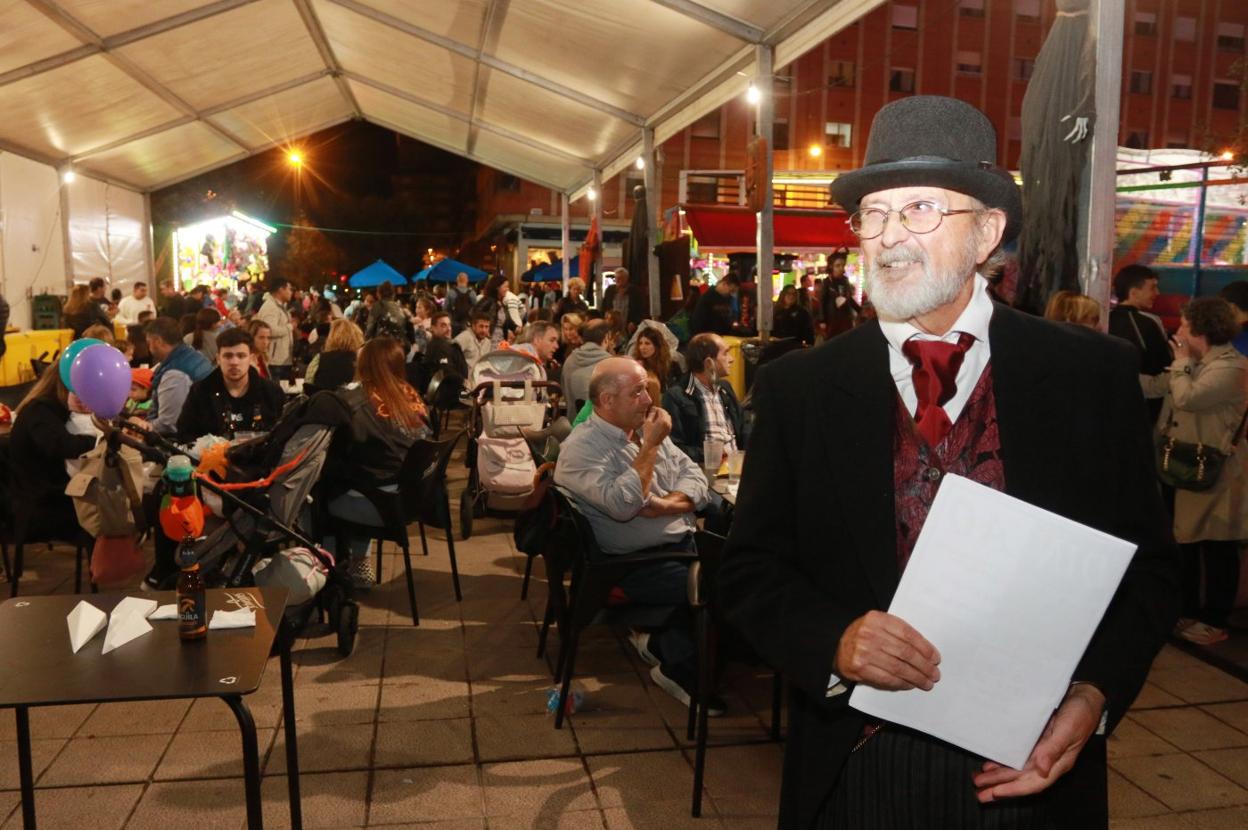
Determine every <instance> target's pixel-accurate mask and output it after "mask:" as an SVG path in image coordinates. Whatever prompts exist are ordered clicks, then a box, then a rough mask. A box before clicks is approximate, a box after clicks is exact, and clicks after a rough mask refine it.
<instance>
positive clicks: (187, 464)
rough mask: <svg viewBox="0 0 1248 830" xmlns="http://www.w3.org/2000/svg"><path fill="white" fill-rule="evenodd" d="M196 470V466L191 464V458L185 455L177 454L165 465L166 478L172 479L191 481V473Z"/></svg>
mask: <svg viewBox="0 0 1248 830" xmlns="http://www.w3.org/2000/svg"><path fill="white" fill-rule="evenodd" d="M194 470H195V468H194V467H193V466H192V465H191V459H189V458H187V457H186V456H185V455H175V456H173V457H172V458H170V459H169V463H168V464H166V465H165V478H167V479H169V480H170V481H190V479H191V473H192V472H194Z"/></svg>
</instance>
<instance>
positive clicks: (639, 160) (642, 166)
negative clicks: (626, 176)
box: [636, 156, 646, 170]
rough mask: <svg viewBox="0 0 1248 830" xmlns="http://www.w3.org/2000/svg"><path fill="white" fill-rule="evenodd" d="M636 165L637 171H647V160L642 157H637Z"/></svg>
mask: <svg viewBox="0 0 1248 830" xmlns="http://www.w3.org/2000/svg"><path fill="white" fill-rule="evenodd" d="M636 163H637V169H638V170H645V169H646V160H645V159H643V158H642V157H641V156H638V157H637V162H636Z"/></svg>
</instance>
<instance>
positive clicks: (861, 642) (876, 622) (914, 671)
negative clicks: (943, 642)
mask: <svg viewBox="0 0 1248 830" xmlns="http://www.w3.org/2000/svg"><path fill="white" fill-rule="evenodd" d="M939 664H940V652H939V651H937V650H936V647H935V646H933V645H932V644H931V643H929V642H928V641H927V640H925V639H924V638H923V635H921V634H919V632H917V631H915V630H914V629H913V628H911V627H910V625H909V624H908V623H907V622H906V621H905V620H903V619H901V618H900V617H894V616H893V615H892V614H886V613H884V612H883V611H869V612H867V613H866V614H864V615H863V616H861V617H859V618H858V619H856V620H854V621H853V622H852V623H850V624H849V628H847V629H845V633H844V634H843V635H841V641H840V644H839V645H838V646H837V649H836V674H837V676H838V677H840V678H841V679H842V680H849V681H852V682H854V683H865V684H867V685H868V686H873V687H875V688H877V689H894V690H901V689H915V688H918V689H923V690H927V691H930V690H931V688H932V686H933V685H934V684H935V683H936V681H938V680H940V669H939V668H938V665H939Z"/></svg>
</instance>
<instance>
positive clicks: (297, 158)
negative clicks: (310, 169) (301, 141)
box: [286, 150, 303, 167]
mask: <svg viewBox="0 0 1248 830" xmlns="http://www.w3.org/2000/svg"><path fill="white" fill-rule="evenodd" d="M286 160H287V161H288V162H290V164H291V166H292V167H302V166H303V154H302V153H300V152H299V151H298V150H293V151H291V153H290V155H288V156H286Z"/></svg>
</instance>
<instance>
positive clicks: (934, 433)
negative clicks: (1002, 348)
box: [901, 332, 975, 449]
mask: <svg viewBox="0 0 1248 830" xmlns="http://www.w3.org/2000/svg"><path fill="white" fill-rule="evenodd" d="M974 342H975V337H974V336H973V335H970V334H966V333H965V332H963V333H962V334H960V335H959V336H958V342H957V343H946V342H945V341H943V340H919V339H918V338H911V339H910V340H907V341H906V342H905V343H904V344H902V347H901V353H902V354H904V355H905V356H906V359H907V360H909V361H910V363H911V365H912V366H914V392H915V395H916V396H917V397H918V399H919V406H918V409H917V410H915V413H914V423H915V426H917V427H918V428H919V434H920V435H922V436H923V438H924V440H926V441H927V444H928V446H930V447H931V448H932V449H936V447H937V445H939V444H940V442H941V440H943V439H944V437H945V436H946V435H948V434H949V430H951V429H953V422H951V421H950V420H949V416H948V415H946V414H945V410H944V406H945V404H946V403H947V402H948V401H949V399H950V398H952V397H953V394H954V392H956V391H957V389H958V385H957V379H958V369H960V368H961V367H962V359H963V358H964V357H966V351H967V349H969V348H970V347H971V345H972V344H973V343H974Z"/></svg>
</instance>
